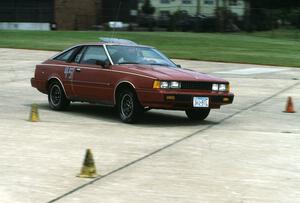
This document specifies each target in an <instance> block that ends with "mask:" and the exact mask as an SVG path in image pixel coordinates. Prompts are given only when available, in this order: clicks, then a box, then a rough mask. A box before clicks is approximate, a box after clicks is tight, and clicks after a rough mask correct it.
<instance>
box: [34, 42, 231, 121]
mask: <svg viewBox="0 0 300 203" xmlns="http://www.w3.org/2000/svg"><path fill="white" fill-rule="evenodd" d="M31 85H32V86H33V87H35V88H37V89H38V90H39V91H40V92H42V93H45V94H48V101H49V106H50V107H51V108H52V109H54V110H63V109H65V108H66V107H67V106H68V105H69V104H70V102H76V101H81V102H90V103H98V104H102V105H105V106H110V107H116V108H117V109H118V114H119V116H120V119H121V120H122V121H123V122H126V123H132V122H134V121H136V120H137V119H138V118H139V116H140V115H141V114H142V113H143V112H144V111H146V110H149V109H176V110H184V111H185V112H186V115H187V116H188V118H190V119H193V120H204V119H205V118H206V117H207V116H208V114H209V112H210V109H214V108H220V106H221V105H225V104H231V103H232V101H233V97H234V95H233V94H232V93H230V86H229V83H228V81H226V80H223V79H220V78H217V77H214V76H210V75H207V74H204V73H199V72H196V71H193V70H189V69H184V68H181V67H180V66H179V65H176V64H175V63H173V62H172V61H171V60H170V59H169V58H167V57H166V56H165V55H163V54H162V53H161V52H159V51H157V50H156V49H154V48H152V47H149V46H142V45H137V44H135V43H133V42H129V41H126V40H113V39H111V40H107V39H106V40H104V41H102V42H99V43H91V44H81V45H77V46H74V47H71V48H69V49H67V50H65V51H63V52H61V53H59V54H58V55H56V56H54V57H52V58H50V59H48V60H46V61H44V62H43V63H42V64H38V65H37V66H36V69H35V76H34V78H32V79H31Z"/></svg>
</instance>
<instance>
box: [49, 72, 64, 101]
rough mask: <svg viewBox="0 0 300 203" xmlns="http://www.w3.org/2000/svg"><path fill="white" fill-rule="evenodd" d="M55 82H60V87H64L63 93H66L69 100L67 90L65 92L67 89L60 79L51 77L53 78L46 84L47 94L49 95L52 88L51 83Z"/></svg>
mask: <svg viewBox="0 0 300 203" xmlns="http://www.w3.org/2000/svg"><path fill="white" fill-rule="evenodd" d="M53 82H58V83H59V84H60V86H61V87H62V89H63V91H64V93H65V95H66V97H67V98H68V96H67V93H66V90H65V87H64V85H63V83H62V82H61V80H60V79H59V78H58V77H51V78H49V79H48V81H47V83H46V91H47V93H48V90H49V87H50V85H51V83H53Z"/></svg>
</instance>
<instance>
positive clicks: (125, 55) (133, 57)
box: [111, 46, 141, 63]
mask: <svg viewBox="0 0 300 203" xmlns="http://www.w3.org/2000/svg"><path fill="white" fill-rule="evenodd" d="M111 57H112V59H113V61H115V62H116V63H126V62H131V63H138V62H139V61H140V60H141V57H140V54H139V52H138V50H137V48H136V47H134V46H119V47H118V49H117V50H116V52H115V53H113V54H112V55H111Z"/></svg>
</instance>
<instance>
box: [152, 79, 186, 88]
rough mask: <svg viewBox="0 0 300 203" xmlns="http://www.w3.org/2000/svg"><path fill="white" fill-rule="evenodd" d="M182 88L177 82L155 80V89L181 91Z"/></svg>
mask: <svg viewBox="0 0 300 203" xmlns="http://www.w3.org/2000/svg"><path fill="white" fill-rule="evenodd" d="M180 87H181V84H180V82H177V81H158V80H155V81H154V83H153V88H154V89H169V88H172V89H179V88H180Z"/></svg>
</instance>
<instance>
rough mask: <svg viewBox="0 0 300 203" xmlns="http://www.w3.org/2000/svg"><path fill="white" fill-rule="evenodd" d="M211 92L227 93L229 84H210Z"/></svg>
mask: <svg viewBox="0 0 300 203" xmlns="http://www.w3.org/2000/svg"><path fill="white" fill-rule="evenodd" d="M211 89H212V91H221V92H225V91H229V89H230V87H229V84H224V83H221V84H212V87H211Z"/></svg>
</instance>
